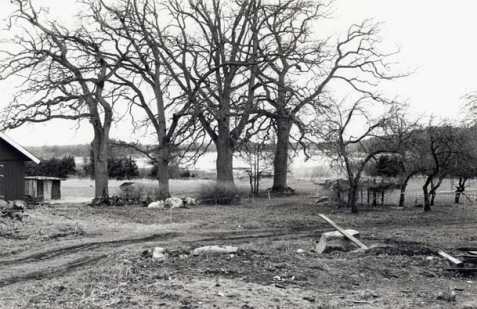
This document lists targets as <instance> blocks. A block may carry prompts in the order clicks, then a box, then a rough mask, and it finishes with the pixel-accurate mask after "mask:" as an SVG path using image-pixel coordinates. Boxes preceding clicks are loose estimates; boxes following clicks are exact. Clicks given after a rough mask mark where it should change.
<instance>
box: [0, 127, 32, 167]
mask: <svg viewBox="0 0 477 309" xmlns="http://www.w3.org/2000/svg"><path fill="white" fill-rule="evenodd" d="M0 138H1V139H3V140H4V141H5V142H7V143H8V144H10V145H11V146H12V147H13V148H15V149H16V150H18V151H19V152H20V153H22V154H23V155H24V156H25V157H27V158H28V159H29V160H31V161H33V162H35V163H36V164H39V163H40V159H38V158H37V157H35V156H34V155H33V154H32V153H31V152H29V151H28V150H26V149H25V148H23V147H22V146H20V145H18V144H17V143H16V142H15V141H14V140H12V139H11V138H9V137H8V136H6V135H5V134H4V133H2V132H0Z"/></svg>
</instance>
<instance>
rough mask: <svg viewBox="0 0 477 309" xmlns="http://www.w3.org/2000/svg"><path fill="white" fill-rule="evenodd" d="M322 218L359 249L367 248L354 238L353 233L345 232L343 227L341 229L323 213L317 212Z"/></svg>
mask: <svg viewBox="0 0 477 309" xmlns="http://www.w3.org/2000/svg"><path fill="white" fill-rule="evenodd" d="M318 215H319V216H320V217H321V218H322V219H323V220H325V221H326V222H328V223H329V224H331V226H333V227H334V228H335V229H336V230H337V231H338V232H340V233H341V234H343V236H344V237H346V238H348V239H349V240H351V241H352V242H353V243H355V244H356V245H357V246H358V247H360V248H361V249H364V250H368V247H367V246H366V245H365V244H363V243H362V242H361V241H359V240H358V239H356V238H355V237H354V236H353V235H351V234H349V233H348V232H346V231H345V230H344V229H342V228H341V227H339V226H338V225H336V223H334V222H333V221H332V220H331V219H330V218H328V217H327V216H325V215H323V214H318Z"/></svg>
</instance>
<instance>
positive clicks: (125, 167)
mask: <svg viewBox="0 0 477 309" xmlns="http://www.w3.org/2000/svg"><path fill="white" fill-rule="evenodd" d="M83 170H84V172H85V174H86V175H89V176H90V177H91V178H94V157H93V151H91V155H90V160H89V162H88V163H87V164H85V165H84V166H83ZM108 174H109V177H110V178H115V179H117V180H123V179H128V180H129V179H133V178H137V177H138V176H139V168H138V166H137V163H136V160H134V159H133V158H132V157H111V158H108Z"/></svg>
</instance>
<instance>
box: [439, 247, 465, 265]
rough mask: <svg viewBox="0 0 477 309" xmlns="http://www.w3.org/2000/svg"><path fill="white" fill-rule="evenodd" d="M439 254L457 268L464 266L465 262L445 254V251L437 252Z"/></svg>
mask: <svg viewBox="0 0 477 309" xmlns="http://www.w3.org/2000/svg"><path fill="white" fill-rule="evenodd" d="M437 254H438V255H439V256H440V257H443V258H445V259H447V260H448V261H449V262H451V263H452V264H454V265H455V266H462V265H464V262H462V261H461V260H459V259H456V258H455V257H453V256H452V255H449V254H447V253H445V252H444V251H441V250H439V251H437Z"/></svg>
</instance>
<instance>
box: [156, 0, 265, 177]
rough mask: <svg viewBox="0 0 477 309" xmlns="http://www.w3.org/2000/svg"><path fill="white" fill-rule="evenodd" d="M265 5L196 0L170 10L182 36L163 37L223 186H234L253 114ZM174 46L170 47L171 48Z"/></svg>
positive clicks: (257, 0)
mask: <svg viewBox="0 0 477 309" xmlns="http://www.w3.org/2000/svg"><path fill="white" fill-rule="evenodd" d="M260 6H261V1H260V0H251V1H233V2H227V3H225V2H221V1H219V0H211V1H204V0H195V1H189V2H188V3H187V4H184V3H182V2H180V1H170V2H169V3H168V5H167V9H168V10H169V13H170V16H172V17H173V18H172V21H171V22H170V24H171V25H173V27H174V28H175V29H176V31H175V32H174V33H173V35H172V34H171V35H170V36H168V37H165V36H161V37H160V38H159V39H160V42H161V46H167V44H166V42H167V41H168V40H169V41H170V42H171V43H172V44H173V45H174V46H175V47H176V49H175V50H174V49H169V48H167V49H166V48H165V49H164V52H166V54H167V55H168V56H170V60H171V65H173V66H174V68H175V69H173V70H169V73H170V74H171V76H172V78H173V79H174V80H175V81H176V82H177V85H178V86H179V88H180V90H181V91H182V92H183V93H184V94H185V95H186V97H187V99H188V100H189V101H190V102H191V104H192V110H193V113H194V116H195V117H197V119H198V120H199V121H200V123H201V125H202V127H203V129H204V130H205V132H207V134H208V136H209V138H210V139H211V140H212V141H213V143H214V144H215V146H216V148H217V165H216V166H217V184H218V185H219V186H230V185H233V184H234V177H233V153H234V151H235V150H236V148H237V147H238V145H239V143H240V136H241V134H242V133H243V131H244V129H245V127H246V125H247V123H248V121H249V119H250V114H251V112H252V110H253V107H254V104H255V99H254V94H255V91H254V90H255V89H256V88H257V87H258V86H257V84H258V82H257V80H256V75H257V70H258V64H259V63H260V57H261V56H260V55H259V52H258V46H257V44H258V43H257V33H258V31H257V29H258V27H259V19H258V17H259V7H260ZM169 46H170V45H169Z"/></svg>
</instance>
